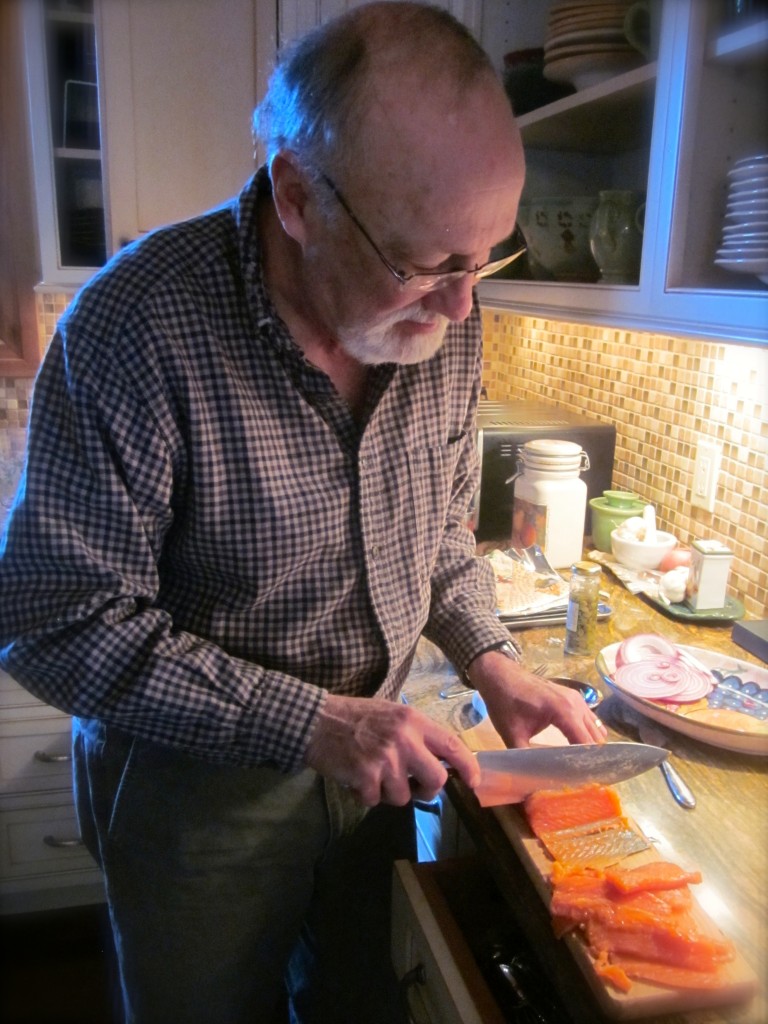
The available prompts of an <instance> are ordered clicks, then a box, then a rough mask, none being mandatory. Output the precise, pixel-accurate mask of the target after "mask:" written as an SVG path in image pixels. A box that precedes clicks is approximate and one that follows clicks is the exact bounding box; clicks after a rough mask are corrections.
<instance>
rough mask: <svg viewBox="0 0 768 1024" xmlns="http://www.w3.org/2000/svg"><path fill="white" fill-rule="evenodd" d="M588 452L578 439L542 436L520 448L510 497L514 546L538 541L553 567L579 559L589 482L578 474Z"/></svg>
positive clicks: (586, 465)
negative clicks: (575, 441) (560, 439)
mask: <svg viewBox="0 0 768 1024" xmlns="http://www.w3.org/2000/svg"><path fill="white" fill-rule="evenodd" d="M587 469H589V456H588V455H587V453H586V452H585V451H583V449H582V447H581V445H580V444H575V443H574V442H573V441H557V440H552V439H550V438H543V439H540V440H535V441H527V442H526V443H525V444H524V445H523V447H522V448H521V449H520V457H519V459H518V461H517V472H516V473H515V475H514V476H512V477H510V479H509V480H507V483H511V482H512V481H513V480H514V481H515V494H514V498H513V501H512V537H511V544H512V547H514V548H528V547H530V546H531V545H532V544H538V546H539V547H540V548H541V550H542V551H543V552H544V556H545V558H546V559H547V561H548V562H549V564H550V565H551V566H552V568H553V569H564V568H567V567H568V566H569V565H571V564H572V563H573V562H575V561H576V560H577V559H578V558H581V555H582V552H583V550H584V523H585V519H586V511H587V485H586V483H585V482H584V481H583V480H582V479H580V474H581V473H582V471H584V470H587Z"/></svg>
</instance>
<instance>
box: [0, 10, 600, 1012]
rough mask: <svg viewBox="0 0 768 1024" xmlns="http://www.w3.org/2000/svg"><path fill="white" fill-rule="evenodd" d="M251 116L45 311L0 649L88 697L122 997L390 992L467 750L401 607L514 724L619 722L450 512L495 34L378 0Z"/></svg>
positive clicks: (199, 1004)
mask: <svg viewBox="0 0 768 1024" xmlns="http://www.w3.org/2000/svg"><path fill="white" fill-rule="evenodd" d="M255 126H256V130H257V132H258V134H259V136H260V137H261V139H262V140H263V142H264V144H265V146H266V150H267V155H268V159H267V165H266V167H264V168H262V169H261V170H259V171H258V173H257V174H256V175H255V177H254V178H253V180H252V181H251V182H249V183H248V184H247V185H246V187H245V189H244V190H243V192H242V194H241V195H240V196H239V197H238V198H237V199H236V200H234V201H232V202H231V203H229V204H228V205H226V206H224V207H222V208H221V209H218V210H216V211H213V212H211V213H210V214H207V215H205V216H202V217H200V218H197V219H194V220H192V221H189V222H187V223H184V224H181V225H176V226H173V227H170V228H167V229H163V230H160V231H158V232H156V233H154V234H153V235H150V236H149V237H148V238H146V239H144V240H143V241H141V242H139V243H137V244H135V245H133V246H131V247H129V248H127V249H126V250H124V251H123V252H121V253H120V254H119V255H118V256H117V257H115V259H114V260H113V261H112V262H111V263H110V264H109V265H108V266H107V267H106V268H105V270H104V271H103V272H102V273H101V274H99V275H97V277H96V278H95V279H94V280H93V281H92V282H91V283H90V284H89V285H88V286H87V287H86V288H84V289H83V291H82V292H81V293H80V295H79V296H78V298H77V299H76V301H75V302H74V303H73V305H72V307H71V308H70V310H69V311H68V312H67V314H66V315H65V316H64V317H63V318H62V320H61V323H60V325H59V328H58V330H57V333H56V336H55V337H54V339H53V341H52V344H51V346H50V349H49V352H48V354H47V357H46V359H45V362H44V365H43V367H42V369H41V372H40V376H39V379H38V381H37V385H36V390H35V395H34V402H33V410H32V415H31V422H30V440H29V455H28V463H27V468H26V473H25V477H24V479H23V481H22V485H21V487H20V490H19V494H18V497H17V501H16V504H15V508H14V510H13V514H12V516H11V518H10V521H9V523H8V525H7V528H6V534H5V538H4V542H3V546H2V548H0V550H1V551H2V559H1V560H0V587H2V595H3V596H2V606H1V607H0V650H1V652H2V655H1V656H2V662H3V664H4V665H5V667H6V668H7V669H8V671H9V672H11V673H12V674H13V675H14V676H15V677H16V678H17V679H18V680H19V682H20V683H21V684H22V685H24V686H26V687H28V688H29V690H30V691H32V692H33V693H35V694H37V695H38V696H39V697H41V698H42V699H43V700H45V701H48V702H50V703H51V704H54V705H56V706H57V707H60V708H63V709H64V710H65V711H67V712H69V713H71V714H72V715H73V716H75V730H74V752H75V782H76V794H77V804H78V813H79V817H80V823H81V828H82V832H83V836H84V838H85V840H86V842H87V843H88V846H89V849H91V851H92V852H93V854H94V856H95V857H96V859H97V860H98V862H99V863H100V865H101V866H102V868H103V871H104V876H105V882H106V892H107V898H108V902H109V908H110V914H111V918H112V923H113V931H114V935H115V942H116V948H117V954H118V962H119V968H120V979H121V986H122V992H123V999H124V1004H125V1015H126V1018H127V1020H128V1021H130V1022H137V1024H155V1022H162V1024H168V1022H169V1021H174V1022H176V1021H177V1022H179V1024H195V1022H200V1024H211V1022H213V1021H216V1022H219V1021H221V1022H223V1024H236V1022H241V1021H243V1022H244V1021H268V1020H270V1019H272V1014H273V1013H277V1012H279V1008H280V1006H281V998H282V992H283V990H284V986H286V985H287V987H288V990H289V992H290V1005H291V1013H292V1014H293V1016H292V1019H293V1020H296V1021H303V1022H308V1021H322V1022H323V1024H333V1022H336V1021H338V1022H350V1024H352V1022H353V1024H375V1022H379V1021H381V1022H388V1021H395V1020H398V1019H400V1016H399V1013H400V1011H399V1008H398V1005H397V999H396V995H395V987H394V979H393V978H392V974H391V969H390V968H389V965H388V930H387V926H388V898H387V897H388V889H389V884H390V874H391V862H392V858H393V857H394V856H397V855H403V854H405V855H407V854H408V852H409V849H410V841H411V832H410V829H411V825H412V822H411V819H410V817H409V813H410V812H409V809H410V799H411V796H412V794H413V793H414V792H415V793H417V794H419V795H421V796H424V797H430V796H432V795H434V794H435V793H436V792H437V791H438V790H439V789H440V787H441V786H442V785H443V784H444V782H445V779H446V767H445V764H446V762H447V763H448V764H450V765H452V766H453V767H455V768H456V769H457V770H458V771H459V772H460V774H461V775H462V776H463V778H464V779H465V781H466V782H467V783H468V784H469V785H470V786H472V785H475V784H476V783H477V781H478V770H477V767H476V764H475V762H474V760H473V758H472V756H471V755H470V753H469V752H468V751H467V750H466V749H465V747H464V746H463V744H462V743H461V741H460V740H459V739H458V738H457V737H456V736H455V735H453V734H452V733H451V732H450V731H448V730H446V729H444V728H442V727H441V726H439V725H437V724H435V723H434V722H431V721H430V720H428V719H427V718H426V717H425V716H423V715H422V714H420V713H419V712H418V711H416V710H414V709H413V708H410V707H406V706H404V705H403V704H402V703H400V702H399V701H398V696H399V692H400V688H401V686H402V684H403V681H404V679H405V677H406V675H407V673H408V669H409V666H410V663H411V659H412V657H413V653H414V649H415V646H416V643H417V641H418V638H419V636H420V635H421V634H422V633H424V634H425V635H427V636H428V637H430V638H431V639H432V640H434V641H435V642H436V643H437V644H439V645H440V647H441V648H442V649H443V650H444V651H445V652H446V654H447V655H448V656H449V657H450V658H451V660H452V661H453V663H454V664H455V665H456V666H457V668H458V669H459V670H460V671H462V672H464V671H466V673H467V674H468V677H469V679H470V680H471V681H472V683H473V684H474V685H476V686H477V687H478V689H479V690H480V692H481V693H482V695H483V697H484V699H485V701H486V704H487V706H488V709H489V713H490V715H491V718H492V720H493V722H494V723H495V725H496V727H497V728H498V730H499V731H500V733H501V734H502V736H503V737H504V739H505V741H506V742H507V743H509V744H510V745H522V744H525V743H527V742H528V740H529V739H530V737H531V736H532V735H533V734H535V733H536V732H537V731H539V730H540V729H541V728H543V727H544V726H546V725H547V724H549V723H554V724H556V725H558V726H559V727H560V728H561V729H562V730H563V732H564V733H565V734H566V735H567V736H568V737H569V738H570V739H571V740H574V741H579V742H599V741H601V740H602V739H603V738H604V736H603V735H602V733H601V727H600V725H599V723H597V722H596V720H595V719H594V718H593V716H592V714H591V713H590V712H589V710H588V709H587V707H586V706H585V704H584V703H583V701H581V700H580V698H579V697H578V696H577V695H575V694H572V693H570V692H569V691H566V690H563V689H559V688H554V687H551V686H549V685H547V684H546V683H545V682H544V681H543V680H541V679H538V678H537V677H536V676H534V675H532V674H531V673H530V672H529V671H527V670H526V669H525V668H523V667H522V666H521V665H520V664H518V663H517V659H516V657H515V652H514V650H511V649H510V645H509V644H508V643H506V644H505V641H507V640H508V636H507V634H506V632H505V629H504V627H503V626H501V625H500V624H499V623H498V621H497V619H496V616H495V614H494V591H493V581H492V578H491V575H490V571H489V569H488V567H487V565H486V564H484V563H483V562H482V561H481V560H479V559H477V558H476V557H475V554H474V545H473V538H472V535H471V533H470V532H469V531H468V530H467V529H466V527H465V526H464V524H463V519H464V513H465V510H466V507H467V504H468V502H469V499H470V497H471V495H472V492H473V489H474V487H475V484H476V479H477V476H476V471H477V465H476V450H475V442H474V438H473V417H474V413H475V406H476V401H477V396H478V392H479V388H480V370H481V360H482V354H481V340H480V324H479V314H478V309H477V305H476V302H475V299H474V296H473V286H474V284H475V281H476V280H477V278H478V277H481V276H483V274H485V273H487V272H490V271H491V270H492V269H494V268H495V267H496V266H497V265H499V261H498V260H496V261H495V262H493V263H489V259H490V252H491V249H492V248H493V247H495V246H497V244H499V243H501V242H502V241H503V240H504V239H506V238H507V237H508V236H510V235H511V233H512V230H513V227H514V224H515V217H516V212H517V205H518V201H519V198H520V192H521V189H522V186H523V174H524V162H523V154H522V149H521V142H520V137H519V134H518V132H517V130H516V128H515V124H514V120H513V116H512V112H511V110H510V107H509V104H508V101H507V99H506V96H505V93H504V91H503V89H502V87H501V85H500V83H499V80H498V78H497V77H496V75H495V74H494V72H493V69H492V67H491V65H490V63H489V61H488V59H487V57H486V56H485V54H484V53H483V51H482V50H481V49H480V48H479V47H478V45H477V44H476V43H475V42H474V40H473V39H472V38H471V36H470V35H469V34H468V33H467V32H466V31H465V30H464V29H463V28H462V27H461V26H460V25H459V24H458V23H456V22H455V21H454V20H453V19H452V18H450V17H449V16H448V15H446V14H444V13H442V12H440V11H438V10H435V9H433V8H429V7H426V6H421V5H418V4H412V3H372V4H369V5H367V6H363V7H360V8H357V9H355V10H354V11H353V12H351V13H349V14H347V15H344V16H342V17H341V18H339V19H337V20H335V21H333V22H331V23H329V24H327V25H326V26H324V27H322V28H320V29H318V30H316V31H315V32H313V33H311V34H310V35H309V36H308V37H306V38H305V39H303V40H301V41H300V42H299V43H298V44H297V45H296V46H294V47H293V48H292V49H291V50H290V51H289V52H288V53H287V54H286V55H285V56H284V57H283V59H282V60H281V62H280V63H279V65H278V67H277V69H276V71H275V74H274V76H273V79H272V82H271V84H270V88H269V92H268V95H267V96H266V98H265V100H264V102H263V104H262V105H261V107H260V108H259V109H258V110H257V113H256V117H255ZM514 255H515V252H510V253H509V254H508V255H507V256H506V257H505V259H506V260H507V261H508V260H509V259H511V258H513V256H514ZM504 261H505V260H504V259H502V260H501V262H502V263H503V262H504ZM510 655H511V656H510ZM369 808H372V810H369Z"/></svg>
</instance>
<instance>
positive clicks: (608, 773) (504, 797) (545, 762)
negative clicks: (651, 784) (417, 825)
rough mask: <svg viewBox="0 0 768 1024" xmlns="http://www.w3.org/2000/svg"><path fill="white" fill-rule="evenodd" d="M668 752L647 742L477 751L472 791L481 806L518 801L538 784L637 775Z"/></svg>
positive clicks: (610, 780) (556, 786) (574, 783)
mask: <svg viewBox="0 0 768 1024" xmlns="http://www.w3.org/2000/svg"><path fill="white" fill-rule="evenodd" d="M668 756H669V751H668V750H665V749H664V748H663V747H654V746H651V745H650V744H647V743H603V744H598V743H573V744H571V745H569V746H560V747H520V748H517V749H514V750H481V751H479V752H478V753H477V760H478V762H479V764H480V768H481V773H482V774H481V779H480V784H479V785H478V786H477V787H476V788H475V795H476V796H477V798H478V800H479V801H480V804H481V805H482V806H483V807H493V806H496V805H498V804H510V803H519V801H521V800H524V799H525V797H527V796H528V795H529V794H531V793H533V792H534V791H535V790H537V789H562V788H564V787H566V786H583V785H586V784H587V783H589V782H598V783H603V784H606V785H610V784H611V783H614V782H621V781H622V780H624V779H631V778H633V777H634V776H635V775H641V774H642V773H643V772H646V771H648V770H649V769H650V768H655V767H656V766H657V765H659V764H661V763H662V761H664V760H665V759H666V758H667V757H668Z"/></svg>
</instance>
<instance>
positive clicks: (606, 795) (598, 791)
mask: <svg viewBox="0 0 768 1024" xmlns="http://www.w3.org/2000/svg"><path fill="white" fill-rule="evenodd" d="M525 813H526V817H527V818H528V823H529V825H530V826H531V829H532V830H533V833H534V835H536V836H540V835H541V833H542V832H559V831H561V830H562V829H566V828H573V827H574V826H577V825H587V824H591V823H592V822H595V821H605V820H606V819H609V818H618V817H621V813H622V812H621V801H620V800H619V795H618V793H617V792H616V790H614V789H611V788H610V787H609V786H601V785H599V784H598V783H592V784H591V785H587V786H579V787H578V788H576V789H540V790H538V791H537V792H535V793H531V795H530V796H529V797H528V798H527V800H526V801H525Z"/></svg>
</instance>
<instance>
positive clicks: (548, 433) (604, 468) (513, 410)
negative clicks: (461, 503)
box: [472, 399, 616, 542]
mask: <svg viewBox="0 0 768 1024" xmlns="http://www.w3.org/2000/svg"><path fill="white" fill-rule="evenodd" d="M540 438H551V439H556V440H559V441H573V442H575V443H576V444H579V445H581V447H582V448H583V450H584V451H585V452H586V453H587V456H588V458H589V469H587V470H584V471H583V472H582V474H581V478H582V480H584V482H585V483H586V485H587V501H589V499H590V498H595V497H600V495H602V493H603V491H608V490H610V489H611V482H612V478H613V460H614V456H615V453H616V427H615V426H613V424H611V423H601V422H600V421H599V420H593V419H590V418H589V417H587V416H582V415H580V414H579V413H573V412H568V411H566V410H564V409H560V408H558V407H557V406H553V405H548V404H547V403H545V402H537V401H508V402H491V401H488V400H487V399H482V400H481V401H480V405H479V409H478V414H477V443H478V448H479V451H480V462H481V473H480V486H479V488H478V491H477V493H476V495H475V498H474V509H473V515H472V519H473V521H474V531H475V537H476V539H477V540H478V541H497V542H504V541H508V540H509V537H510V534H511V530H512V501H513V499H514V495H515V489H514V486H515V485H514V481H512V482H511V483H507V480H509V478H510V477H511V476H513V475H514V474H515V473H516V472H517V454H518V449H519V448H520V447H521V446H522V445H524V444H525V443H526V442H527V441H535V440H538V439H540ZM584 528H585V533H586V534H589V533H590V529H591V524H590V508H589V505H587V515H586V520H585V524H584Z"/></svg>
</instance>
